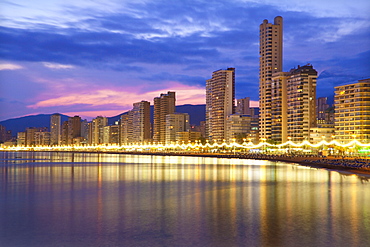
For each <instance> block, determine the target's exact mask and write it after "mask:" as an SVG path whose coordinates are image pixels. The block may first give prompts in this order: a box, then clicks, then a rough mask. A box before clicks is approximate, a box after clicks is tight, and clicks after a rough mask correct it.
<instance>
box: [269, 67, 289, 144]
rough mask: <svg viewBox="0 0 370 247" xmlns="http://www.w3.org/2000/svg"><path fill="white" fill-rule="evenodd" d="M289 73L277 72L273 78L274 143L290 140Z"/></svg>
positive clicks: (272, 135) (272, 126)
mask: <svg viewBox="0 0 370 247" xmlns="http://www.w3.org/2000/svg"><path fill="white" fill-rule="evenodd" d="M289 75H290V73H289V72H276V73H274V74H273V76H272V78H271V127H270V128H271V136H270V139H271V140H272V141H274V142H278V143H281V142H286V141H287V140H288V133H287V132H288V104H287V81H288V79H289Z"/></svg>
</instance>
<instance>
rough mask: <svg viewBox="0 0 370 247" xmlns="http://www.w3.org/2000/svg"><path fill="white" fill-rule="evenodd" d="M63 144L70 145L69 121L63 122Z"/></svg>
mask: <svg viewBox="0 0 370 247" xmlns="http://www.w3.org/2000/svg"><path fill="white" fill-rule="evenodd" d="M60 139H61V144H63V145H68V144H69V143H68V121H64V122H63V123H62V134H61V138H60Z"/></svg>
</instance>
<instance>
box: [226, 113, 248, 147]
mask: <svg viewBox="0 0 370 247" xmlns="http://www.w3.org/2000/svg"><path fill="white" fill-rule="evenodd" d="M252 122H253V118H252V116H251V115H243V114H238V113H237V114H232V115H229V116H227V118H226V129H225V132H226V138H225V139H226V141H227V142H232V141H233V139H236V140H237V141H239V142H240V141H241V140H243V139H250V140H251V139H252V133H253V129H252V127H253V125H252Z"/></svg>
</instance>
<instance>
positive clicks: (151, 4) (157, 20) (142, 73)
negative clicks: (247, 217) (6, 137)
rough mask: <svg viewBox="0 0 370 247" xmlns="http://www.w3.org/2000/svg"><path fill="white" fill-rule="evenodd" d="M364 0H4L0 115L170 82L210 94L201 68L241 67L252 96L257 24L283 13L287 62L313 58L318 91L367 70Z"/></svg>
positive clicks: (201, 96) (368, 20)
mask: <svg viewBox="0 0 370 247" xmlns="http://www.w3.org/2000/svg"><path fill="white" fill-rule="evenodd" d="M369 13H370V1H369V0H356V1H348V0H311V1H289V0H280V1H275V0H271V1H270V0H263V1H258V0H230V1H224V0H216V1H203V0H198V1H191V0H183V1H174V0H153V1H150V0H136V1H125V0H124V1H118V0H117V1H116V0H109V1H97V0H96V1H95V0H91V1H75V0H49V1H44V0H32V1H29V0H18V1H17V0H15V1H6V0H5V1H1V2H0V18H1V19H0V121H1V120H5V119H9V118H15V117H20V116H24V115H33V114H40V113H45V114H50V113H56V112H59V113H63V114H67V115H79V116H81V117H82V118H87V119H89V120H90V119H91V118H93V117H96V116H98V115H103V116H107V117H110V116H114V115H117V114H120V113H122V112H125V111H127V110H130V109H131V108H132V104H133V103H134V102H138V101H141V100H147V101H150V102H151V103H153V98H154V97H156V96H159V94H160V93H166V92H167V91H169V90H171V91H176V94H177V105H182V104H205V80H206V79H209V78H211V76H212V72H213V71H215V70H218V69H226V68H228V67H235V68H236V98H243V97H251V99H252V100H253V101H255V102H253V104H254V105H256V102H257V101H258V67H259V54H258V49H259V25H260V24H261V23H262V21H263V20H264V19H268V21H269V22H273V19H274V17H275V16H278V15H280V16H282V17H283V18H284V28H283V29H284V31H283V32H284V45H283V46H284V57H283V63H284V71H289V70H290V69H291V68H293V67H297V65H305V64H307V63H311V64H312V65H313V66H314V68H315V69H316V70H317V71H318V73H319V77H318V80H317V95H318V96H332V95H333V90H334V86H337V85H342V84H344V83H351V82H356V81H357V80H360V79H365V78H369V77H370V15H369Z"/></svg>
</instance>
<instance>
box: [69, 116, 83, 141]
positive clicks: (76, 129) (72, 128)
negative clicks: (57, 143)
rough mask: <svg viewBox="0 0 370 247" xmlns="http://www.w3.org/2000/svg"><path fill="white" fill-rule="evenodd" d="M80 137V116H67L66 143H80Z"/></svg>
mask: <svg viewBox="0 0 370 247" xmlns="http://www.w3.org/2000/svg"><path fill="white" fill-rule="evenodd" d="M80 139H81V117H79V116H74V117H69V118H68V144H76V143H80V141H81V140H80Z"/></svg>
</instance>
